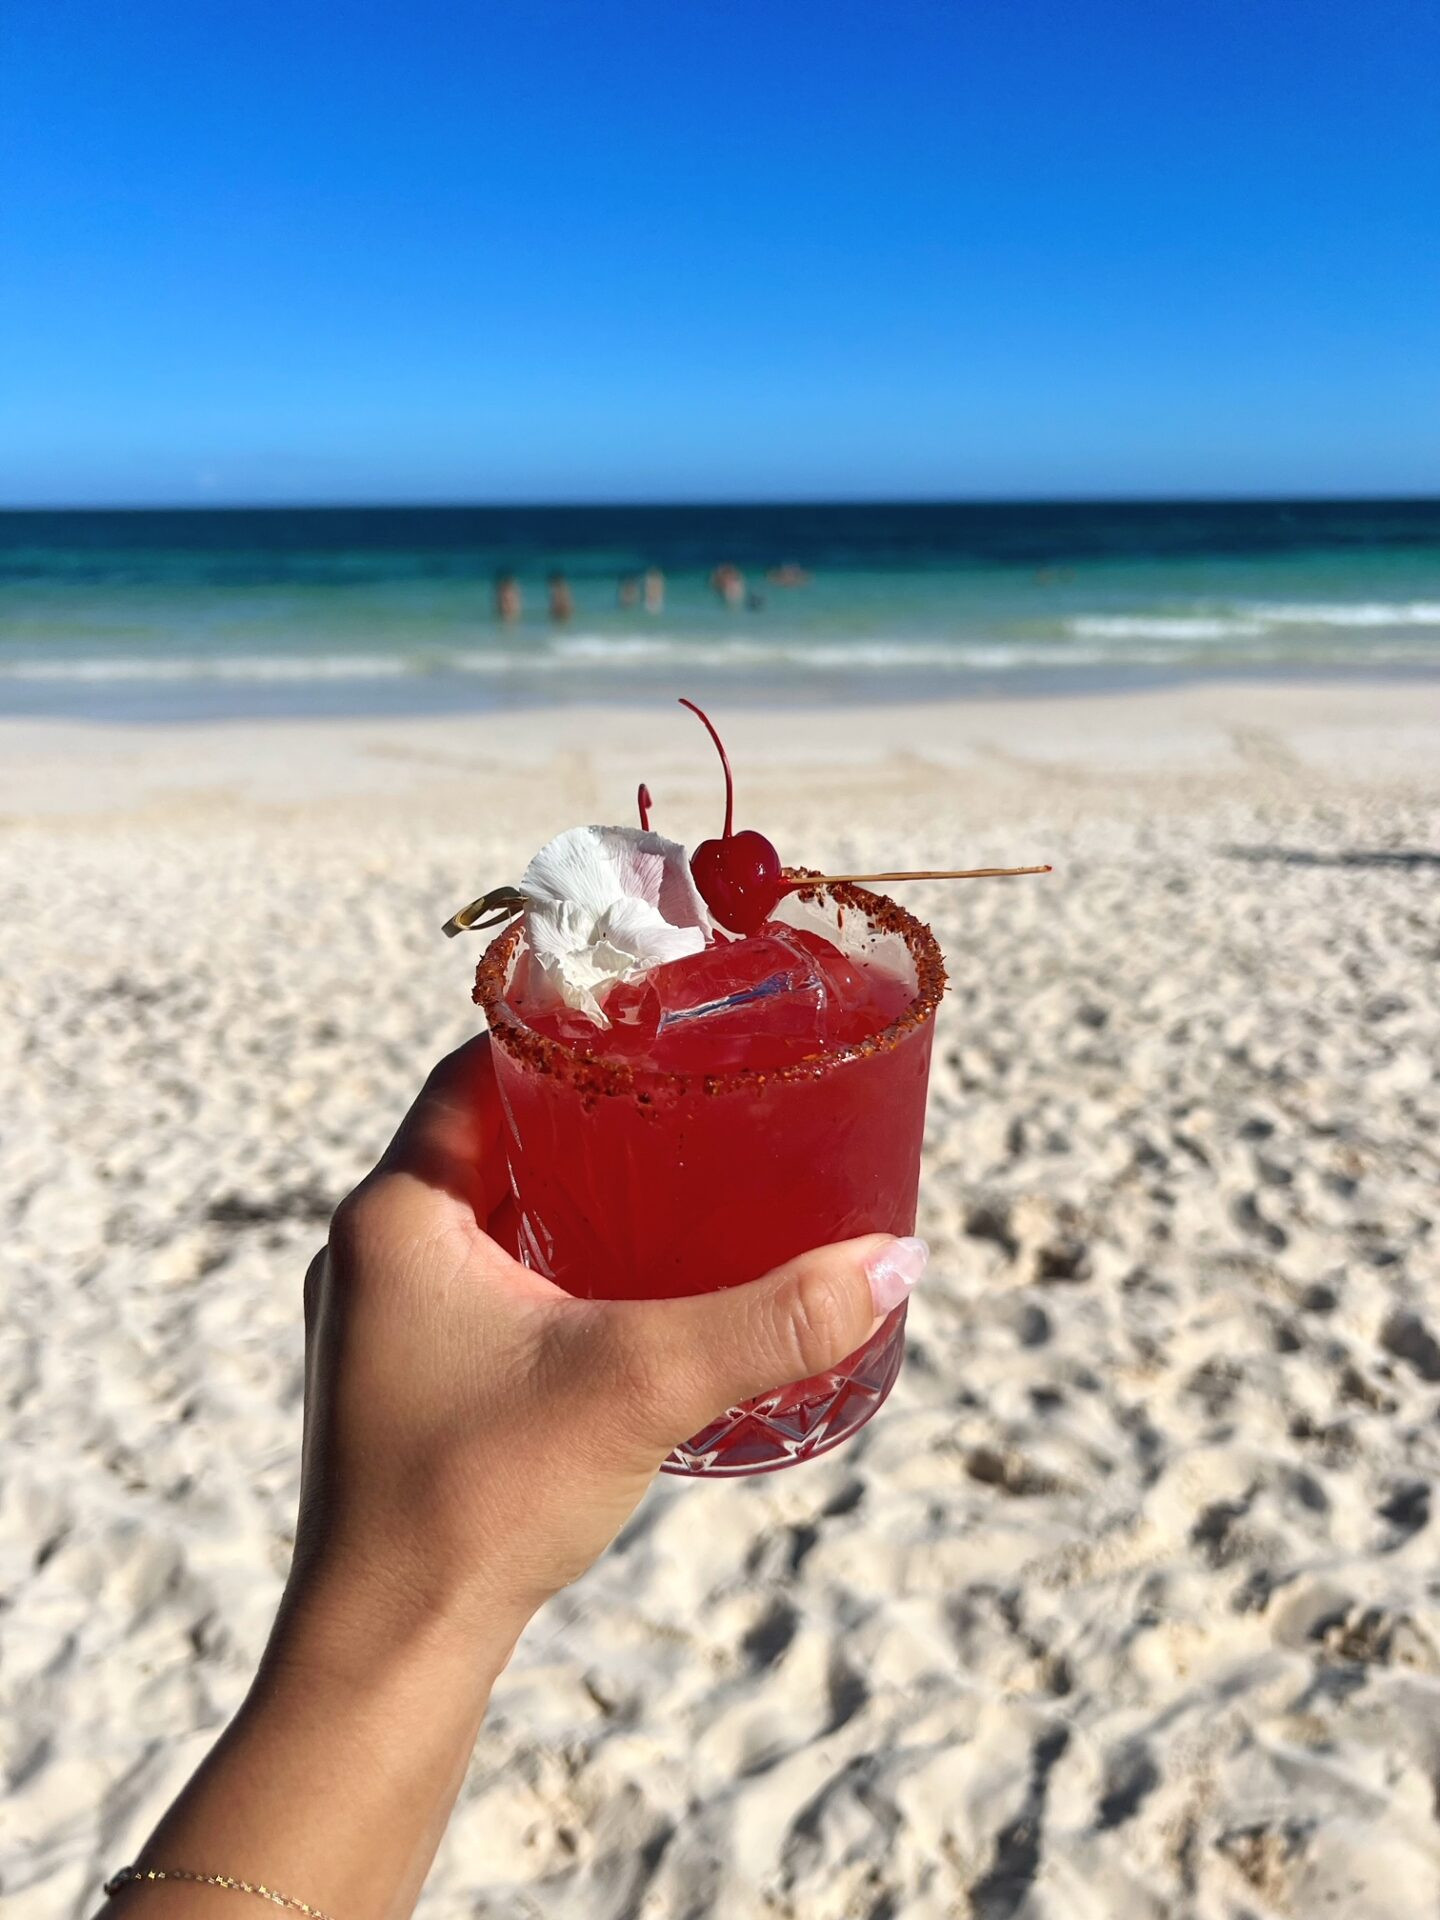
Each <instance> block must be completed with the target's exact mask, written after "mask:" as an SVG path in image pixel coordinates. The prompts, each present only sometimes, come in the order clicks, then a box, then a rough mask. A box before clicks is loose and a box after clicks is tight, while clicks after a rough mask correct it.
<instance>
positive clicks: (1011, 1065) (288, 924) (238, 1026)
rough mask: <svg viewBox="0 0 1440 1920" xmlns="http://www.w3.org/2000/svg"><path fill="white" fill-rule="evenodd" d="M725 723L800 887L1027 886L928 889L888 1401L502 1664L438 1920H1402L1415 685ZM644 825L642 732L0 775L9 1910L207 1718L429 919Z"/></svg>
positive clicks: (453, 740)
mask: <svg viewBox="0 0 1440 1920" xmlns="http://www.w3.org/2000/svg"><path fill="white" fill-rule="evenodd" d="M667 698H668V694H667ZM725 721H726V734H727V739H728V742H729V745H730V750H731V753H732V756H733V758H734V761H735V765H736V773H737V781H738V810H737V820H738V823H739V824H741V825H754V826H757V827H761V828H763V829H764V830H765V831H766V832H768V833H769V834H770V835H771V837H772V838H773V839H774V840H775V841H776V842H777V844H778V845H779V847H780V850H781V852H782V855H783V856H784V857H786V858H787V859H789V860H792V861H805V862H809V863H814V864H826V865H830V866H831V867H832V870H834V863H842V864H843V866H844V867H850V866H858V865H862V864H864V865H879V866H896V865H915V866H931V865H949V864H958V863H975V864H981V863H991V862H1006V863H1008V862H1012V861H1013V862H1019V861H1026V862H1028V861H1034V860H1052V861H1053V862H1054V863H1055V867H1056V871H1055V873H1054V874H1053V875H1052V876H1051V877H1049V878H1048V879H1045V880H1037V881H1023V882H1007V883H1003V884H1000V883H997V884H993V885H990V884H977V885H972V886H964V887H961V886H955V887H950V888H946V887H941V886H935V887H929V888H924V889H916V890H915V895H914V904H915V905H916V906H917V907H918V909H919V910H920V911H921V912H922V913H923V914H924V915H925V916H926V917H928V918H930V919H931V920H932V922H933V924H934V925H935V927H936V930H937V932H938V933H939V934H940V936H941V940H942V944H943V945H944V947H945V949H946V952H947V955H948V958H949V963H950V969H951V977H952V991H951V994H950V995H949V997H948V998H947V1001H946V1003H945V1005H944V1007H943V1009H942V1013H941V1025H940V1031H939V1036H938V1044H937V1048H936V1057H935V1074H934V1081H933V1087H932V1104H931V1114H930V1124H929V1134H928V1146H927V1161H926V1176H925V1185H924V1192H923V1201H922V1219H921V1231H922V1232H924V1233H925V1234H926V1235H927V1236H928V1238H929V1239H930V1241H931V1243H932V1245H933V1247H934V1249H935V1256H936V1257H935V1260H934V1263H933V1266H932V1271H931V1274H930V1276H929V1277H928V1278H927V1279H926V1281H925V1283H924V1285H923V1287H922V1288H921V1289H920V1291H919V1292H918V1293H917V1295H916V1298H915V1301H914V1304H913V1306H912V1308H911V1314H910V1344H909V1351H908V1357H907V1363H906V1367H905V1371H904V1373H903V1375H902V1377H901V1380H900V1383H899V1385H898V1387H897V1389H896V1391H895V1394H894V1396H893V1398H892V1399H891V1401H890V1402H889V1404H888V1406H887V1407H886V1408H885V1409H884V1411H883V1412H882V1413H881V1415H880V1416H879V1417H878V1418H877V1419H876V1420H875V1422H874V1423H873V1424H872V1425H871V1426H870V1427H869V1428H868V1429H867V1430H866V1431H865V1433H864V1434H863V1435H862V1436H860V1437H859V1438H858V1439H857V1440H856V1441H855V1442H853V1443H852V1444H850V1445H849V1446H847V1447H845V1448H842V1449H841V1450H839V1451H838V1452H836V1453H835V1454H833V1455H831V1456H829V1457H828V1458H826V1459H824V1460H822V1461H820V1462H816V1463H813V1464H810V1465H807V1466H805V1467H802V1468H798V1469H796V1470H793V1471H789V1472H785V1473H781V1474H777V1475H774V1476H770V1477H762V1478H759V1479H756V1480H752V1481H740V1482H732V1483H720V1484H715V1485H708V1486H702V1485H687V1484H679V1483H677V1482H675V1481H670V1480H666V1481H662V1482H660V1483H659V1484H658V1485H657V1486H656V1488H655V1489H654V1491H653V1492H652V1494H651V1495H650V1496H649V1498H648V1499H647V1501H646V1503H645V1505H644V1506H643V1507H642V1509H641V1510H640V1512H639V1513H638V1515H637V1516H636V1518H635V1519H634V1521H633V1523H632V1524H631V1525H630V1526H629V1527H628V1528H627V1530H626V1531H625V1533H624V1534H623V1535H622V1537H621V1539H620V1540H619V1542H618V1543H617V1544H616V1546H615V1548H614V1549H613V1550H612V1552H611V1553H610V1554H609V1555H608V1557H607V1558H606V1559H605V1560H603V1561H602V1562H601V1563H600V1565H599V1566H597V1567H596V1568H595V1569H594V1571H593V1572H592V1573H591V1574H590V1575H589V1576H588V1577H587V1578H586V1579H585V1580H584V1581H583V1582H581V1583H580V1584H579V1585H578V1586H576V1587H575V1588H573V1589H571V1590H570V1591H568V1592H567V1593H566V1594H565V1595H564V1596H563V1597H562V1598H561V1600H559V1601H558V1602H556V1603H555V1604H553V1605H552V1606H551V1607H550V1608H549V1609H548V1610H547V1611H546V1612H545V1613H544V1614H542V1616H541V1617H540V1618H539V1619H538V1620H536V1621H535V1622H534V1624H533V1625H532V1626H531V1628H530V1629H529V1631H528V1632H527V1634H526V1635H525V1637H524V1639H523V1641H522V1643H521V1646H520V1650H519V1652H518V1654H517V1656H516V1659H515V1661H514V1663H513V1665H512V1666H511V1668H510V1670H509V1671H508V1673H507V1674H506V1675H505V1676H504V1678H503V1679H502V1681H501V1683H500V1686H499V1688H498V1690H497V1692H496V1695H495V1699H494V1704H493V1708H492V1711H491V1714H490V1717H489V1720H488V1722H487V1724H486V1727H485V1729H484V1731H483V1733H482V1736H481V1739H480V1742H479V1745H478V1747H477V1749H476V1754H475V1760H474V1765H473V1768H472V1770H471V1772H470V1775H469V1778H468V1781H467V1784H466V1787H465V1789H464V1792H463V1795H462V1798H461V1802H460V1805H459V1807H458V1809H457V1812H456V1815H455V1819H454V1821H453V1823H452V1826H451V1829H450V1832H449V1834H448V1836H447V1838H446V1840H445V1842H444V1845H443V1847H442V1849H441V1853H440V1856H439V1859H438V1861H437V1863H436V1867H435V1871H434V1874H433V1876H432V1879H431V1882H430V1885H429V1887H428V1889H427V1892H426V1894H425V1897H424V1900H423V1903H422V1907H421V1912H422V1914H423V1915H424V1916H426V1920H461V1917H462V1916H465V1917H466V1920H472V1917H473V1920H542V1917H543V1920H757V1916H760V1917H763V1920H961V1917H962V1916H964V1917H966V1920H1255V1917H1256V1916H1271V1915H1283V1916H1290V1917H1292V1920H1318V1916H1322V1915H1335V1916H1337V1920H1382V1917H1383V1920H1421V1916H1424V1917H1425V1920H1433V1916H1434V1915H1435V1913H1436V1912H1437V1911H1440V1815H1437V1808H1440V1512H1437V1511H1436V1502H1435V1493H1434V1488H1435V1479H1436V1474H1437V1470H1440V1237H1437V1233H1436V1227H1435V1220H1436V1209H1437V1195H1440V1179H1437V1176H1440V1080H1437V1070H1440V996H1437V992H1436V987H1437V979H1440V968H1437V963H1440V694H1437V689H1436V686H1435V684H1434V683H1433V682H1431V683H1420V682H1417V683H1415V684H1411V685H1402V684H1398V683H1397V684H1390V685H1380V684H1369V683H1364V682H1359V681H1354V682H1349V683H1345V684H1338V683H1337V684H1333V685H1321V684H1314V685H1294V686H1283V685H1265V684H1260V683H1245V684H1241V683H1236V684H1232V685H1225V684H1209V685H1204V686H1196V687H1192V688H1188V689H1187V688H1181V689H1171V690H1166V691H1162V692H1153V693H1135V694H1129V695H1106V696H1096V697H1093V698H1076V699H1069V700H1036V701H1033V702H1021V701H1009V702H994V703H977V704H973V705H969V706H960V705H943V704H937V705H932V706H929V707H925V708H913V709H904V708H893V709H875V710H868V711H862V710H858V709H853V708H852V709H836V710H833V711H829V712H818V711H779V710H772V711H740V712H737V713H735V714H733V715H729V714H727V715H726V716H725ZM642 777H643V778H644V779H646V780H647V781H648V782H649V784H650V786H651V788H652V790H653V792H654V795H655V800H656V824H657V825H659V826H660V827H661V828H662V829H663V830H665V831H667V832H670V833H673V834H674V835H675V836H676V837H678V838H681V839H685V840H687V841H694V840H696V839H698V838H701V837H703V836H704V835H705V834H707V833H711V832H714V831H715V830H716V828H717V826H718V821H719V813H720V786H719V778H718V773H717V769H716V766H715V762H714V758H713V756H712V754H711V753H710V751H709V749H708V747H707V746H706V745H705V743H704V741H703V739H702V738H701V737H700V735H699V732H698V729H697V728H695V726H694V723H693V722H691V721H690V720H689V719H688V718H687V717H686V716H684V715H681V714H679V713H678V712H677V711H676V710H674V709H672V708H670V707H669V706H668V705H667V704H666V700H663V699H660V698H657V700H656V702H655V705H654V707H653V708H651V709H647V710H644V711H641V710H633V711H602V710H598V709H595V710H584V711H580V710H577V711H569V712H560V713H556V712H546V713H538V712H537V713H519V714H496V715H490V716H488V717H487V716H482V715H467V716H465V717H463V718H454V719H437V720H394V719H390V720H374V721H358V720H357V721H333V722H318V721H317V722H275V723H270V724H261V723H236V724H233V725H225V726H214V727H200V726H189V725H187V726H175V727H169V728H166V727H157V728H149V729H146V728H138V727H137V728H129V727H118V726H117V727H104V726H95V727H90V726H82V725H79V724H71V723H45V722H38V721H36V722H24V723H21V722H6V723H0V903H3V912H0V991H3V1005H4V1020H3V1023H0V1115H3V1121H0V1234H3V1249H4V1251H3V1256H0V1262H3V1270H4V1276H5V1285H4V1292H5V1315H4V1325H3V1333H0V1422H3V1426H0V1646H3V1666H0V1768H3V1779H4V1786H5V1795H4V1803H3V1808H0V1874H3V1880H0V1884H3V1900H0V1908H3V1912H4V1913H5V1914H6V1915H10V1914H13V1915H15V1916H17V1920H18V1917H19V1916H21V1915H24V1916H26V1917H27V1920H28V1916H31V1915H35V1916H39V1915H41V1914H52V1915H56V1916H65V1917H66V1920H82V1916H84V1915H86V1914H87V1913H88V1912H89V1911H90V1910H91V1908H92V1905H93V1903H94V1902H95V1900H96V1898H97V1895H98V1891H99V1887H100V1884H101V1881H102V1880H103V1878H104V1876H105V1874H106V1873H107V1872H109V1871H112V1870H113V1869H114V1868H115V1867H116V1866H118V1865H119V1864H121V1863H122V1862H123V1861H125V1860H127V1859H129V1858H131V1857H132V1855H133V1851H134V1849H135V1847H136V1846H137V1844H138V1843H139V1841H140V1840H141V1839H142V1838H143V1836H144V1834H145V1832H146V1830H147V1827H148V1826H149V1824H150V1823H151V1822H152V1821H153V1820H154V1818H155V1817H156V1816H157V1815H158V1813H159V1812H160V1810H161V1809H162V1807H163V1806H164V1804H165V1802H166V1800H167V1799H168V1797H169V1796H170V1795H171V1794H172V1793H173V1791H174V1790H175V1789H176V1787H177V1786H178V1785H179V1783H180V1782H181V1780H182V1779H183V1778H184V1777H185V1775H186V1774H187V1772H188V1771H189V1770H190V1768H191V1767H193V1765H194V1763H195V1761H196V1760H197V1759H198V1757H199V1756H200V1754H201V1753H202V1752H203V1751H204V1749H205V1748H206V1746H207V1745H208V1744H209V1742H210V1741H211V1739H212V1738H213V1737H214V1734H215V1732H216V1730H217V1729H218V1728H219V1726H220V1725H221V1724H222V1723H223V1722H224V1720H225V1719H226V1718H227V1716H228V1715H229V1713H230V1712H231V1711H232V1709H233V1708H234V1707H235V1705H236V1704H237V1702H238V1701H239V1699H240V1697H241V1694H242V1692H243V1690H244V1688H245V1686H246V1683H247V1681H248V1679H249V1676H250V1673H251V1671H252V1668H253V1665H254V1662H255V1660H256V1658H257V1656H258V1654H259V1651H260V1648H261V1645H262V1643H263V1639H264V1635H265V1632H266V1629H267V1626H268V1623H269V1620H270V1617H271V1613H272V1610H273V1607H274V1604H275V1601H276V1598H277V1595H278V1592H279V1589H280V1584H281V1581H282V1578H283V1575H284V1571H285V1567H286V1563H287V1555H288V1551H289V1545H290V1540H291V1526H292V1517H293V1508H294V1501H295V1492H296V1485H297V1472H298V1438H299V1421H300V1392H301V1379H300V1354H301V1333H300V1286H301V1280H302V1276H303V1273H304V1269H305V1265H306V1262H307V1260H308V1258H309V1256H310V1254H311V1253H312V1252H313V1250H314V1248H315V1247H316V1245H317V1244H318V1243H319V1241H320V1240H321V1238H322V1237H323V1235H324V1231H325V1224H326V1220H327V1218H328V1214H329V1211H330V1209H331V1207H332V1206H333V1204H334V1202H335V1201H336V1199H337V1198H338V1197H339V1196H340V1195H341V1194H342V1193H343V1192H344V1191H345V1190H346V1189H347V1188H348V1187H349V1186H350V1185H351V1184H352V1183H353V1182H354V1180H355V1179H356V1178H357V1177H358V1176H359V1175H360V1174H361V1173H362V1172H363V1171H364V1170H365V1168H366V1167H367V1166H368V1165H369V1164H370V1162H371V1161H372V1160H373V1158H374V1156H375V1155H376V1153H377V1152H378V1151H379V1149H380V1148H381V1146H382V1145H383V1144H384V1142H385V1140H386V1138H387V1137H388V1134H389V1132H390V1130H391V1128H392V1126H393V1123H394V1121H395V1120H396V1118H397V1117H398V1115H399V1114H400V1113H401V1111H402V1110H403V1109H404V1107H405V1106H406V1104H407V1103H408V1101H409V1099H410V1098H411V1097H412V1095H413V1093H414V1091H415V1089H416V1088H417V1086H418V1084H419V1082H420V1081H421V1079H422V1078H423V1075H424V1073H425V1071H426V1069H427V1068H428V1066H429V1065H430V1064H431V1062H432V1061H433V1060H434V1059H435V1058H436V1057H437V1056H438V1055H439V1054H440V1053H442V1052H443V1051H445V1050H447V1049H448V1048H450V1047H451V1046H452V1045H454V1044H455V1043H456V1042H457V1041H458V1040H460V1039H461V1038H463V1037H464V1036H465V1035H466V1034H467V1033H469V1032H470V1031H472V1030H473V1028H474V1024H475V1017H474V1010H473V1008H472V1007H471V1005H470V1002H469V982H470V974H471V969H472V967H473V963H474V959H475V954H476V948H475V946H474V945H467V944H466V943H464V942H447V941H446V940H444V939H443V938H442V937H441V935H440V932H439V928H440V923H441V922H442V920H444V918H445V917H446V915H447V914H448V913H449V912H451V911H452V910H453V909H454V908H455V907H457V906H458V905H460V904H461V903H462V902H463V901H465V900H467V899H469V898H470V897H471V896H472V895H474V894H477V893H479V892H480V891H482V890H483V889H484V888H485V887H487V886H492V885H498V884H500V883H502V882H504V881H506V880H511V879H514V878H515V877H516V876H517V875H518V873H519V871H520V869H521V867H522V866H523V864H524V862H525V859H526V858H527V857H528V855H529V854H530V852H531V851H533V849H534V848H535V847H536V846H537V845H538V844H539V843H540V842H541V841H542V840H543V839H545V838H547V837H548V836H549V835H550V834H551V833H553V832H555V831H557V830H558V829H559V828H561V827H563V826H566V825H570V824H573V823H575V822H577V821H580V820H585V819H598V820H610V819H621V820H629V819H630V818H631V817H632V806H633V794H634V789H635V784H636V782H637V781H638V780H640V779H641V778H642ZM697 1515H703V1524H699V1525H697V1523H696V1519H697Z"/></svg>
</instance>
